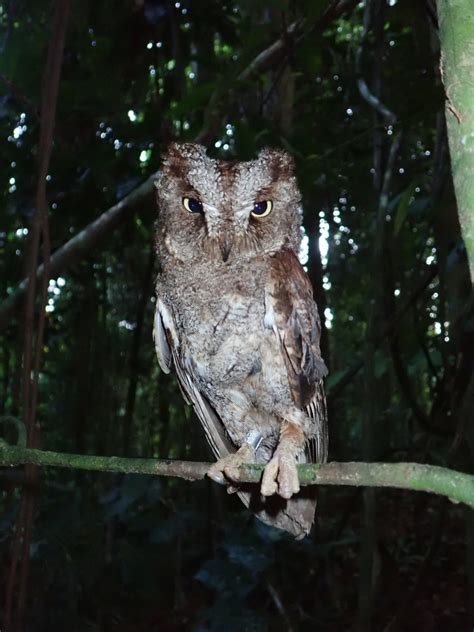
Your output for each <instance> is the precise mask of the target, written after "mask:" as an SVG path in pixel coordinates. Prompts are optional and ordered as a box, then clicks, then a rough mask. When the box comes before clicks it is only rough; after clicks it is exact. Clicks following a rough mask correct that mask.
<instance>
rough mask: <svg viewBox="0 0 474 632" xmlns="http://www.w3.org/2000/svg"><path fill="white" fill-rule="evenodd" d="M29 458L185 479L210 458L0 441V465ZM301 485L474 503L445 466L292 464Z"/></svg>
mask: <svg viewBox="0 0 474 632" xmlns="http://www.w3.org/2000/svg"><path fill="white" fill-rule="evenodd" d="M25 463H31V464H34V465H41V466H53V467H65V468H70V469H78V470H93V471H99V472H120V473H123V474H149V475H154V476H173V477H179V478H184V479H186V480H200V479H203V478H205V476H206V472H207V470H208V468H209V466H210V463H196V462H192V461H174V460H169V459H135V458H122V457H117V456H110V457H106V456H88V455H81V454H65V453H61V452H47V451H43V450H35V449H30V448H25V447H20V446H10V445H8V444H7V443H6V442H5V441H2V440H0V465H1V466H11V467H13V466H16V465H23V464H25ZM298 470H299V476H300V483H301V484H302V485H350V486H356V487H361V486H364V487H396V488H399V489H411V490H415V491H424V492H430V493H433V494H439V495H441V496H446V497H447V498H449V499H451V500H452V501H454V502H462V503H465V504H466V505H469V506H470V507H473V508H474V476H473V475H470V474H464V473H462V472H456V471H454V470H450V469H448V468H443V467H437V466H434V465H423V464H420V463H326V464H324V465H316V464H304V465H299V466H298ZM262 471H263V465H243V466H242V467H241V468H240V476H239V482H241V483H258V482H259V481H260V479H261V475H262Z"/></svg>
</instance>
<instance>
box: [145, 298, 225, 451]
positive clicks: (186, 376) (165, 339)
mask: <svg viewBox="0 0 474 632" xmlns="http://www.w3.org/2000/svg"><path fill="white" fill-rule="evenodd" d="M153 338H154V340H155V347H156V353H157V355H158V361H159V363H160V367H161V369H162V370H163V371H164V372H165V373H169V372H170V370H171V368H172V367H173V366H174V369H175V371H176V375H177V377H178V383H179V386H180V388H181V392H182V393H183V397H184V399H185V401H186V403H188V404H192V406H193V408H194V410H195V411H196V414H197V416H198V418H199V421H200V422H201V424H202V426H203V428H204V431H205V433H206V437H207V440H208V442H209V444H210V446H211V448H212V450H213V452H214V454H215V455H216V456H217V457H218V458H220V457H222V456H225V455H227V454H229V453H231V452H235V447H234V446H233V444H232V442H231V441H230V439H229V438H228V437H227V435H226V432H225V429H224V426H223V424H222V422H221V420H220V418H219V416H218V415H217V413H216V412H215V410H214V409H213V407H212V406H211V404H210V403H209V401H208V400H207V398H206V397H205V396H204V395H203V394H202V393H201V392H200V391H199V389H198V387H197V386H196V381H197V380H196V379H195V376H194V374H193V372H192V371H193V369H192V363H190V362H187V363H186V362H185V361H184V354H183V349H182V347H181V345H180V341H179V337H178V333H177V329H176V323H175V321H174V317H173V314H172V311H171V310H170V308H169V307H168V306H167V305H166V304H165V303H164V302H163V301H162V300H161V299H160V298H158V299H157V305H156V312H155V323H154V328H153Z"/></svg>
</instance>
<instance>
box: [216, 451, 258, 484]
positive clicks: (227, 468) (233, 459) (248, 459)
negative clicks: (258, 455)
mask: <svg viewBox="0 0 474 632" xmlns="http://www.w3.org/2000/svg"><path fill="white" fill-rule="evenodd" d="M254 462H255V451H254V449H253V447H252V446H251V445H249V444H248V443H244V444H243V445H241V446H240V448H239V449H238V450H237V452H234V453H233V454H227V455H226V456H223V457H222V458H221V459H219V460H218V461H216V462H215V463H213V464H212V465H211V467H210V468H209V469H208V471H207V475H208V476H209V477H210V478H212V480H213V481H216V483H220V484H221V485H225V484H226V483H228V482H229V479H230V480H238V478H239V467H240V466H241V465H242V464H243V463H254ZM227 491H228V493H229V494H232V493H233V492H234V491H237V488H236V487H235V486H234V485H232V486H231V487H229V489H228V490H227Z"/></svg>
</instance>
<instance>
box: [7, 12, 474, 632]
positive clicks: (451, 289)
mask: <svg viewBox="0 0 474 632" xmlns="http://www.w3.org/2000/svg"><path fill="white" fill-rule="evenodd" d="M66 4H67V3H65V2H64V1H62V2H61V1H58V2H56V3H52V4H51V3H50V2H47V1H46V0H35V2H25V1H22V0H9V1H6V2H0V51H1V55H0V298H1V301H3V302H0V322H1V324H2V328H1V331H0V415H1V416H3V420H4V421H5V424H3V428H2V433H3V436H4V437H5V438H6V439H7V440H9V441H10V442H15V440H16V432H15V430H14V428H13V427H12V425H11V424H9V423H7V421H6V420H5V418H6V417H9V418H11V417H15V418H21V419H23V420H24V421H25V424H26V426H27V430H28V434H29V443H30V445H35V446H41V447H42V448H43V449H45V450H46V449H48V450H58V451H62V452H74V453H83V454H101V455H124V456H141V457H157V458H165V457H171V458H176V459H185V460H196V461H199V460H203V461H206V460H211V455H210V452H209V450H208V448H207V446H206V443H205V439H204V433H203V431H202V429H201V428H200V426H199V424H198V423H197V421H196V419H195V418H194V416H193V414H192V413H191V411H190V409H189V408H187V407H186V406H185V405H184V403H183V401H182V398H181V395H180V392H179V389H178V387H177V384H176V382H175V380H174V378H172V377H170V376H164V375H163V374H162V373H161V372H160V370H159V368H158V364H157V361H156V358H155V351H154V348H153V343H152V339H151V329H152V318H153V308H154V298H153V283H154V277H155V275H156V271H157V269H158V267H157V266H158V264H157V262H156V261H155V257H154V254H153V230H154V222H155V219H156V214H157V210H156V204H155V201H154V194H153V185H152V179H149V178H150V176H152V174H153V173H155V172H156V170H157V169H158V168H159V164H160V155H161V153H162V151H163V149H164V148H165V147H166V145H167V144H168V143H169V142H170V141H171V140H174V139H178V140H186V141H192V140H196V139H198V140H199V141H200V142H202V143H204V144H205V145H206V146H207V147H208V148H209V152H210V154H211V155H214V156H216V157H221V158H229V159H232V158H237V159H249V158H252V157H254V156H255V155H256V153H257V152H258V150H259V149H260V148H262V147H265V146H275V147H282V148H284V149H286V150H288V151H289V152H291V154H292V155H293V156H294V158H295V160H296V167H297V175H298V180H299V183H300V186H301V189H302V192H303V197H304V212H305V215H304V225H305V230H306V240H305V248H306V250H305V252H304V253H303V256H304V257H305V265H306V266H307V269H308V272H309V275H310V277H311V280H312V282H313V286H314V290H315V296H316V300H317V303H318V306H319V310H320V313H321V317H322V322H323V340H322V347H323V356H324V358H325V360H326V363H327V364H328V366H329V371H330V372H329V377H328V379H327V382H326V385H327V393H328V402H329V418H330V460H334V461H357V460H361V461H386V462H397V461H417V462H422V463H431V464H437V465H444V466H449V467H452V468H454V469H458V470H461V471H466V472H472V471H473V453H474V432H473V428H472V426H473V424H472V418H471V421H469V413H471V414H472V409H471V410H470V409H469V405H468V403H469V400H468V395H467V390H468V384H469V380H470V377H471V372H472V349H473V348H474V346H473V342H474V340H473V324H474V322H473V315H472V302H470V300H472V299H470V282H469V271H468V267H467V262H466V256H465V252H464V249H463V245H462V240H461V235H460V227H459V222H458V216H457V209H456V202H455V198H454V193H453V186H452V180H451V172H450V164H449V154H448V148H447V138H446V128H445V118H444V93H443V87H442V82H441V76H440V70H439V38H438V29H437V16H436V8H435V6H434V3H432V2H430V1H429V0H428V1H426V2H425V1H421V0H419V1H413V0H387V1H385V0H366V1H365V2H357V1H349V0H344V1H334V2H326V1H322V0H293V1H290V0H286V1H284V0H282V1H278V2H277V1H271V0H266V1H263V0H252V1H251V0H237V1H229V2H218V1H216V0H200V1H199V2H198V1H197V0H181V1H180V2H172V1H171V0H133V1H132V0H126V1H123V2H112V1H111V0H102V1H100V2H93V1H90V0H83V1H81V2H78V1H72V2H71V4H70V7H69V15H68V19H67V23H66V17H65V16H66V13H65V10H64V7H65V5H66ZM61 11H63V13H61ZM61 34H65V35H64V38H65V39H64V51H63V52H62V49H61V45H60V44H61V37H62V35H61ZM55 46H56V48H55ZM58 47H59V48H58ZM48 50H49V53H48ZM58 60H59V63H58ZM61 63H62V68H61V75H60V81H59V88H58V95H57V98H56V96H55V91H54V85H55V77H56V78H57V77H58V76H59V74H58V73H59V69H60V68H59V66H60V64H61ZM56 83H57V82H56ZM55 104H57V107H56V105H55ZM53 129H54V133H52V130H53ZM50 150H51V157H50V159H49V151H50ZM41 174H45V175H46V190H45V191H42V190H41V188H42V187H41V182H42V181H43V178H42V176H41ZM140 186H141V188H140ZM137 187H138V189H137ZM130 196H131V197H130ZM121 200H123V204H122V205H121V206H120V205H119V206H118V207H115V205H116V204H117V203H118V202H119V201H121ZM112 207H114V209H113V211H111V214H110V213H109V215H107V216H102V214H103V213H104V212H106V211H107V210H108V209H110V208H112ZM35 209H39V210H38V213H35ZM114 213H115V214H114ZM99 217H101V218H102V219H101V222H99V223H96V224H92V222H94V220H96V219H97V218H99ZM83 229H87V230H86V231H85V233H84V234H83V238H82V239H80V240H76V241H74V240H73V241H72V242H70V244H69V246H70V247H69V249H68V248H66V249H63V250H59V249H60V248H61V247H62V246H63V245H64V244H66V243H67V242H68V241H69V240H71V239H72V238H74V236H75V235H77V234H79V233H80V231H81V230H83ZM71 244H72V245H71ZM38 245H40V248H39V252H38ZM55 252H56V253H59V254H60V256H59V257H57V258H56V259H54V257H53V259H50V253H55ZM37 262H45V263H46V266H47V268H48V269H49V272H50V274H49V275H48V276H50V278H49V280H46V283H45V284H44V285H43V283H42V281H41V279H40V280H39V281H38V283H37V284H36V288H34V290H35V294H32V291H31V286H30V292H24V291H23V293H21V290H20V294H19V293H18V291H17V287H18V285H19V283H20V282H21V281H22V279H24V278H25V276H26V274H27V273H28V271H29V270H34V269H35V268H36V265H37ZM23 289H24V288H23ZM26 296H28V297H29V300H26V302H25V300H24V298H25V297H26ZM25 314H26V316H25ZM25 367H26V368H25ZM0 489H1V495H0V543H1V548H0V590H1V593H0V594H1V595H2V601H3V604H4V606H3V610H2V612H3V625H2V624H1V623H0V627H1V628H2V629H3V630H9V629H10V630H16V629H25V630H32V631H35V632H36V631H43V630H44V631H46V630H48V631H52V630H71V631H73V630H78V631H79V630H80V631H86V630H91V631H92V630H106V631H114V632H115V631H117V632H128V631H132V630H133V631H137V632H140V631H143V632H145V631H151V630H157V631H158V630H159V631H162V630H196V631H199V632H204V631H211V630H212V631H220V630H225V631H233V630H236V631H237V630H239V631H240V630H255V631H261V630H262V631H263V630H293V631H296V630H305V629H311V630H331V631H336V630H369V629H371V627H372V629H373V630H382V631H384V632H394V631H398V630H416V631H418V632H421V631H422V630H423V631H432V630H433V631H435V630H443V631H444V630H456V631H464V630H465V631H470V632H472V624H473V621H474V612H473V608H474V606H473V604H474V519H473V514H472V511H471V510H468V509H467V508H465V507H464V506H462V505H459V504H458V505H456V504H454V503H451V502H450V501H449V500H447V499H444V498H440V497H436V496H430V495H426V494H418V493H416V492H410V491H400V490H379V491H374V490H370V489H369V490H366V491H362V490H359V489H356V488H344V487H331V488H330V487H327V488H321V489H320V491H319V510H318V521H317V525H316V526H315V528H314V530H313V533H312V536H311V537H309V538H306V539H305V540H304V541H302V542H295V541H292V540H291V538H290V537H287V536H285V535H284V534H282V533H281V532H279V531H277V530H272V529H270V528H267V527H265V526H264V525H262V524H260V523H258V522H256V521H255V519H254V518H253V517H252V515H251V514H250V513H249V512H248V511H247V510H246V509H244V507H243V506H242V505H241V504H240V503H239V501H238V499H237V498H235V497H233V496H228V495H227V494H226V493H225V490H223V489H221V488H219V487H218V486H216V485H215V484H213V483H211V482H210V481H200V482H194V483H191V482H186V481H182V480H178V479H163V478H152V477H146V476H132V475H127V476H124V475H111V474H105V473H104V474H99V473H86V472H77V471H76V472H75V471H72V470H57V469H56V470H55V469H52V468H44V469H41V471H39V470H38V469H35V468H33V467H27V468H23V467H18V468H4V470H3V471H2V472H0ZM22 626H23V627H22Z"/></svg>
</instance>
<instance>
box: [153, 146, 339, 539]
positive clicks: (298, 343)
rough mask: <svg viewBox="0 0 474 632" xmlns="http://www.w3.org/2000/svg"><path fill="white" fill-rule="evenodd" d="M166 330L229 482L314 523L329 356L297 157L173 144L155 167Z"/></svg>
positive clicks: (286, 525)
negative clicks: (306, 476)
mask: <svg viewBox="0 0 474 632" xmlns="http://www.w3.org/2000/svg"><path fill="white" fill-rule="evenodd" d="M156 188H157V192H158V193H157V197H158V207H159V216H158V222H157V232H156V247H157V252H158V257H159V260H160V263H161V273H160V274H159V276H158V279H157V284H156V297H157V300H156V314H155V321H154V340H155V345H156V351H157V355H158V360H159V363H160V366H161V369H162V370H163V371H164V372H165V373H169V372H170V371H171V369H174V370H175V371H176V375H177V378H178V382H179V384H180V387H181V391H182V394H183V396H184V399H185V400H186V401H187V402H188V403H189V404H192V406H193V407H194V410H195V412H196V414H197V417H198V418H199V420H200V422H201V424H202V426H203V427H204V430H205V434H206V436H207V439H208V441H209V443H210V445H211V448H212V450H213V452H214V454H215V456H216V458H217V461H216V462H215V463H213V464H212V466H211V467H210V469H209V472H208V475H209V476H210V477H211V478H212V479H214V480H216V481H218V482H221V483H223V482H230V483H231V486H230V489H231V490H232V491H237V493H238V495H239V496H240V498H241V499H242V501H243V502H244V503H245V504H246V505H247V506H248V507H249V508H250V509H251V510H252V511H253V512H254V513H255V515H256V516H257V517H258V518H259V519H260V520H262V521H263V522H265V523H267V524H270V525H273V526H275V527H278V528H280V529H284V530H286V531H287V532H289V533H291V534H292V535H294V536H295V537H298V538H299V537H303V536H304V535H305V534H307V533H308V532H309V531H310V529H311V525H312V523H313V521H314V514H315V507H316V500H315V498H314V495H313V494H312V493H311V492H310V491H308V488H306V490H301V491H300V485H299V480H298V470H297V464H298V463H306V462H323V461H325V459H326V455H327V418H326V405H325V397H324V390H323V382H322V380H323V377H324V376H325V375H326V367H325V364H324V362H323V360H322V358H321V353H320V346H319V341H320V333H321V328H320V321H319V317H318V311H317V307H316V304H315V302H314V300H313V293H312V289H311V284H310V282H309V280H308V277H307V276H306V273H305V271H304V270H303V268H302V266H301V264H300V262H299V260H298V252H299V248H300V242H301V220H302V210H301V195H300V192H299V190H298V186H297V183H296V179H295V175H294V164H293V161H292V159H291V157H290V156H289V155H288V154H286V153H284V152H282V151H277V150H273V149H264V150H263V151H261V152H260V154H259V155H258V157H257V159H256V160H252V161H249V162H230V161H222V160H214V159H212V158H210V157H208V156H207V154H206V149H205V148H204V147H203V146H201V145H197V144H176V143H174V144H172V145H171V146H170V147H169V148H168V151H167V153H166V154H165V156H164V158H163V163H162V168H161V170H160V172H159V174H158V178H157V181H156ZM252 462H254V463H262V464H265V467H264V471H263V476H262V480H261V484H260V485H259V486H258V487H257V486H255V485H254V486H239V485H238V483H235V485H232V481H233V480H234V479H235V478H236V477H237V474H236V473H237V470H238V468H239V466H240V465H241V464H242V463H252Z"/></svg>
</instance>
